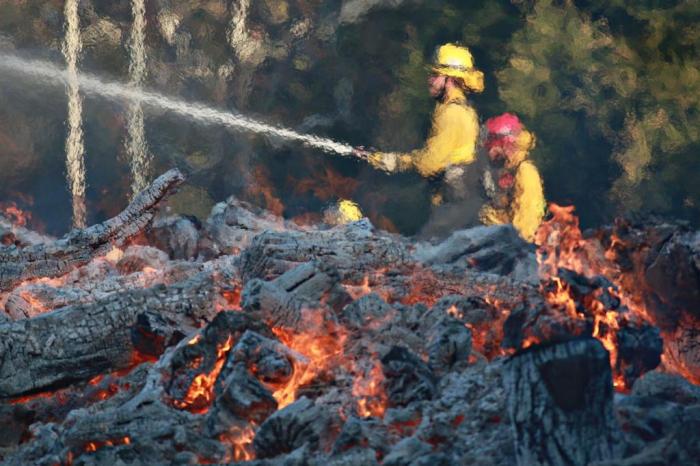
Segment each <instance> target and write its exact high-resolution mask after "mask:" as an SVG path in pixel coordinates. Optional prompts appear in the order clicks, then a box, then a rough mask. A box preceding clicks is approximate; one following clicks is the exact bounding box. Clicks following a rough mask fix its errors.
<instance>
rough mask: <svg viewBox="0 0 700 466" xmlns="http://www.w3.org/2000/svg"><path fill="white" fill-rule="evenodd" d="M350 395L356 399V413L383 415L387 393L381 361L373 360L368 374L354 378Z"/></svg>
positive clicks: (367, 415)
mask: <svg viewBox="0 0 700 466" xmlns="http://www.w3.org/2000/svg"><path fill="white" fill-rule="evenodd" d="M352 395H353V396H354V397H355V398H356V400H357V413H358V414H359V415H360V416H361V417H384V412H385V411H386V406H387V395H386V392H385V391H384V372H383V371H382V366H381V363H380V362H379V361H378V360H376V359H375V360H374V364H373V365H372V368H371V369H370V371H369V373H368V374H365V373H362V374H360V376H358V377H356V378H355V382H354V384H353V387H352Z"/></svg>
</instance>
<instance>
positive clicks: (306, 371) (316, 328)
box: [272, 313, 347, 409]
mask: <svg viewBox="0 0 700 466" xmlns="http://www.w3.org/2000/svg"><path fill="white" fill-rule="evenodd" d="M322 319H323V317H322V315H321V314H320V313H317V314H315V317H310V318H307V319H306V320H307V321H311V322H310V325H309V328H312V330H310V331H307V332H299V333H297V332H294V331H293V330H290V329H287V328H281V327H275V328H273V329H272V331H273V333H274V334H275V335H276V336H277V338H279V340H280V341H281V342H282V343H284V345H285V346H287V347H288V348H291V349H292V350H294V351H296V352H298V353H300V354H301V355H303V356H304V357H306V358H307V359H308V363H305V362H304V361H299V360H294V361H293V367H294V374H293V375H292V378H291V379H290V380H289V381H288V382H286V383H285V384H284V385H283V386H281V387H272V388H273V389H275V391H274V393H273V394H272V395H273V396H274V398H275V399H276V400H277V405H278V407H279V409H282V408H284V407H285V406H287V405H289V404H291V403H293V402H294V401H295V400H296V398H297V396H296V393H297V390H298V389H299V388H300V387H303V386H304V385H306V384H308V383H309V382H311V381H312V380H314V379H315V378H316V377H317V376H318V375H320V374H322V373H324V372H326V371H328V370H329V369H331V368H333V367H337V366H338V365H345V364H346V361H343V359H342V356H343V354H344V351H343V347H344V345H345V341H346V339H347V332H346V331H345V329H344V328H342V327H339V326H337V325H334V324H332V323H329V322H323V321H322Z"/></svg>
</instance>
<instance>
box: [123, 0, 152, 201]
mask: <svg viewBox="0 0 700 466" xmlns="http://www.w3.org/2000/svg"><path fill="white" fill-rule="evenodd" d="M131 10H132V15H133V17H134V21H133V24H132V28H131V37H130V38H129V45H128V47H129V52H130V58H131V61H130V63H129V76H130V81H129V86H130V87H132V88H135V89H137V88H140V87H141V85H143V82H144V79H145V77H146V48H145V35H146V5H145V1H144V0H132V3H131ZM126 128H127V137H126V141H125V146H126V153H127V156H128V158H129V163H130V165H131V179H132V185H131V190H132V196H135V195H136V194H138V193H139V192H141V191H142V190H143V189H145V188H146V185H147V184H148V180H149V176H150V171H151V156H150V154H149V152H148V145H147V143H146V134H145V131H144V117H143V108H142V107H141V103H140V102H138V101H133V102H131V103H130V104H129V108H128V110H127V125H126Z"/></svg>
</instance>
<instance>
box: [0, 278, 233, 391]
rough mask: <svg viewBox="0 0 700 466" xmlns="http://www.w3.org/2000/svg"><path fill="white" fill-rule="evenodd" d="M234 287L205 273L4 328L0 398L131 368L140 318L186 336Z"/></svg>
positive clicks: (208, 317)
mask: <svg viewBox="0 0 700 466" xmlns="http://www.w3.org/2000/svg"><path fill="white" fill-rule="evenodd" d="M217 277H218V278H217ZM230 286H231V285H229V284H228V283H226V281H225V280H221V277H220V276H219V275H218V274H216V273H210V272H202V273H200V274H199V275H197V276H195V277H193V278H192V279H190V280H187V281H185V282H181V283H179V284H176V285H173V286H169V287H166V286H162V285H161V286H156V287H153V288H150V289H146V290H133V291H129V292H127V293H122V294H115V295H112V296H110V297H108V298H106V299H104V300H100V301H98V302H95V303H91V304H79V305H75V306H69V307H65V308H62V309H59V310H56V311H54V312H51V313H48V314H43V315H41V316H39V317H35V318H34V319H28V320H24V321H18V322H12V323H7V324H3V325H0V358H1V361H2V362H1V363H0V396H2V397H10V396H17V395H21V394H23V393H27V392H31V391H36V390H42V389H47V388H49V387H57V386H61V385H65V384H68V383H71V382H73V381H76V380H85V379H89V378H91V377H93V376H95V375H98V374H101V373H104V372H110V371H113V370H116V369H120V368H125V367H128V366H129V365H130V364H131V363H132V362H131V361H132V356H133V354H134V351H135V350H136V345H135V343H134V332H136V334H138V327H136V330H135V326H136V325H137V322H138V318H139V315H141V314H144V313H155V314H157V315H159V318H160V319H163V320H164V321H165V324H163V322H161V324H159V325H165V326H170V327H172V328H174V329H179V331H181V332H184V333H187V332H190V331H191V330H192V329H194V328H196V327H198V326H201V325H202V324H203V323H205V322H207V321H209V320H211V319H212V318H213V317H214V315H215V314H216V303H217V302H219V303H221V302H222V301H223V298H222V297H221V295H222V293H223V292H224V291H225V290H226V289H228V288H230ZM139 342H140V337H138V338H136V344H140V343H139Z"/></svg>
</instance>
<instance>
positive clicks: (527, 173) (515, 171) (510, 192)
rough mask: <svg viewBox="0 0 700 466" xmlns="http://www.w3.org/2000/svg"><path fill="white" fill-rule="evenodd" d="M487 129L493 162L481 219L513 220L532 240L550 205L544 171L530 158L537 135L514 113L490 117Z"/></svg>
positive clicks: (491, 222) (485, 183)
mask: <svg viewBox="0 0 700 466" xmlns="http://www.w3.org/2000/svg"><path fill="white" fill-rule="evenodd" d="M486 129H487V136H486V141H485V143H484V148H485V151H486V153H487V155H488V162H489V163H488V168H487V169H486V171H485V172H484V175H483V178H482V182H483V187H484V191H485V193H486V198H487V199H488V200H487V202H486V204H485V205H484V206H483V207H482V209H481V212H480V214H479V217H480V220H481V222H482V223H483V224H485V225H497V224H503V223H511V224H513V226H514V227H515V228H516V229H517V230H518V232H519V233H520V236H522V237H523V239H525V240H527V241H530V242H531V241H533V240H534V237H535V232H536V231H537V228H538V227H539V225H540V223H541V222H542V218H543V217H544V213H545V207H546V205H545V199H544V193H543V188H542V180H541V179H540V174H539V172H538V171H537V167H535V165H534V164H533V163H532V161H530V160H528V155H529V153H530V150H532V148H533V147H534V146H535V137H534V136H533V135H532V133H530V132H529V131H527V130H526V129H525V128H524V127H523V125H522V123H521V122H520V119H519V118H518V117H517V116H516V115H513V114H510V113H504V114H503V115H500V116H497V117H494V118H490V119H489V120H487V121H486Z"/></svg>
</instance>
